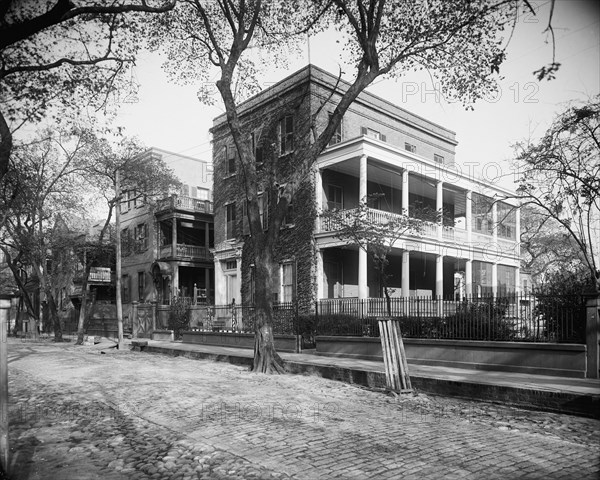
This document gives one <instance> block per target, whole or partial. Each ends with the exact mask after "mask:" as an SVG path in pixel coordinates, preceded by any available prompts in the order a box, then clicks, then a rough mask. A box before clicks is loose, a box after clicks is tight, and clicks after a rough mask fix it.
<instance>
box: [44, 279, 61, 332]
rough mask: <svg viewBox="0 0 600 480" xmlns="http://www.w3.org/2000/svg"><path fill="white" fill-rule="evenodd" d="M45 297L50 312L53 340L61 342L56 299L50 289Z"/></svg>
mask: <svg viewBox="0 0 600 480" xmlns="http://www.w3.org/2000/svg"><path fill="white" fill-rule="evenodd" d="M46 298H47V299H48V312H49V314H50V320H51V323H52V329H53V330H54V341H55V342H62V341H63V336H62V328H61V325H60V318H59V316H58V308H57V307H56V300H55V296H54V293H53V292H52V291H48V292H46Z"/></svg>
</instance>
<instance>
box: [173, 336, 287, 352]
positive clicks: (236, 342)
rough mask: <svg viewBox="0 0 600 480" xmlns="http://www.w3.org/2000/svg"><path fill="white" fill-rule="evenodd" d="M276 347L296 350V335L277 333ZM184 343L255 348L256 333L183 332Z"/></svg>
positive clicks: (280, 350) (283, 349) (285, 350)
mask: <svg viewBox="0 0 600 480" xmlns="http://www.w3.org/2000/svg"><path fill="white" fill-rule="evenodd" d="M274 337H275V349H276V350H277V351H279V352H292V353H294V352H295V351H296V337H295V336H294V335H275V336H274ZM182 341H183V343H197V344H202V345H217V346H220V347H236V348H254V334H252V333H231V332H183V339H182Z"/></svg>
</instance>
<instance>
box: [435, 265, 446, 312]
mask: <svg viewBox="0 0 600 480" xmlns="http://www.w3.org/2000/svg"><path fill="white" fill-rule="evenodd" d="M435 296H436V298H437V314H438V316H440V317H441V316H442V315H443V314H444V256H443V255H436V257H435Z"/></svg>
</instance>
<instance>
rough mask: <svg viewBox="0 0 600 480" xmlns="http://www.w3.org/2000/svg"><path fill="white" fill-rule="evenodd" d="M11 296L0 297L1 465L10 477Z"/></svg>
mask: <svg viewBox="0 0 600 480" xmlns="http://www.w3.org/2000/svg"><path fill="white" fill-rule="evenodd" d="M9 313H10V296H8V295H0V464H1V465H2V468H3V469H4V471H5V472H6V474H7V475H8V466H9V465H8V453H9V451H8V343H7V340H8V339H7V336H8V316H9Z"/></svg>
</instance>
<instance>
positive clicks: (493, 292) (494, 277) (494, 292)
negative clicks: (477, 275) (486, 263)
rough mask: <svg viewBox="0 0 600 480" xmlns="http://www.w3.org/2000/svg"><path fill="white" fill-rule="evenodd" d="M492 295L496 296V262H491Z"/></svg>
mask: <svg viewBox="0 0 600 480" xmlns="http://www.w3.org/2000/svg"><path fill="white" fill-rule="evenodd" d="M492 296H493V297H494V298H496V297H497V296H498V264H497V263H492Z"/></svg>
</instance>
